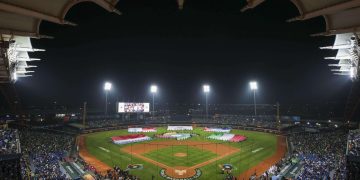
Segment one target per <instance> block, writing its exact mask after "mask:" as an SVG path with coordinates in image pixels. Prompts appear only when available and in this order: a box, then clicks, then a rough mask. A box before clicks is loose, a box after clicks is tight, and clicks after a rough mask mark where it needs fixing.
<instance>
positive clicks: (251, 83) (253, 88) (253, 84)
mask: <svg viewBox="0 0 360 180" xmlns="http://www.w3.org/2000/svg"><path fill="white" fill-rule="evenodd" d="M249 85H250V89H251V90H252V91H254V114H255V116H256V95H255V92H256V90H257V89H258V85H257V82H256V81H250V83H249Z"/></svg>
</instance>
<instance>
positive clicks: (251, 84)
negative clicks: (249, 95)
mask: <svg viewBox="0 0 360 180" xmlns="http://www.w3.org/2000/svg"><path fill="white" fill-rule="evenodd" d="M249 84H250V89H251V90H257V89H258V86H257V82H256V81H251V82H250V83H249Z"/></svg>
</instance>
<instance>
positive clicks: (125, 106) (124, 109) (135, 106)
mask: <svg viewBox="0 0 360 180" xmlns="http://www.w3.org/2000/svg"><path fill="white" fill-rule="evenodd" d="M118 112H119V113H148V112H150V103H125V102H119V104H118Z"/></svg>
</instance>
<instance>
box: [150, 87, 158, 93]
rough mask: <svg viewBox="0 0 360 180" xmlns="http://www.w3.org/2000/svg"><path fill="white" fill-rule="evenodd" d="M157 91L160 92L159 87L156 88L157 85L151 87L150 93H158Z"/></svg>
mask: <svg viewBox="0 0 360 180" xmlns="http://www.w3.org/2000/svg"><path fill="white" fill-rule="evenodd" d="M157 90H158V87H157V86H156V85H151V87H150V92H151V93H154V94H155V93H157Z"/></svg>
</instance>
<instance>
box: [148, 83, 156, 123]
mask: <svg viewBox="0 0 360 180" xmlns="http://www.w3.org/2000/svg"><path fill="white" fill-rule="evenodd" d="M157 91H158V87H157V85H151V86H150V92H151V94H152V101H153V102H152V107H153V110H152V111H153V112H152V115H153V117H154V114H155V94H156V93H157Z"/></svg>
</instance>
